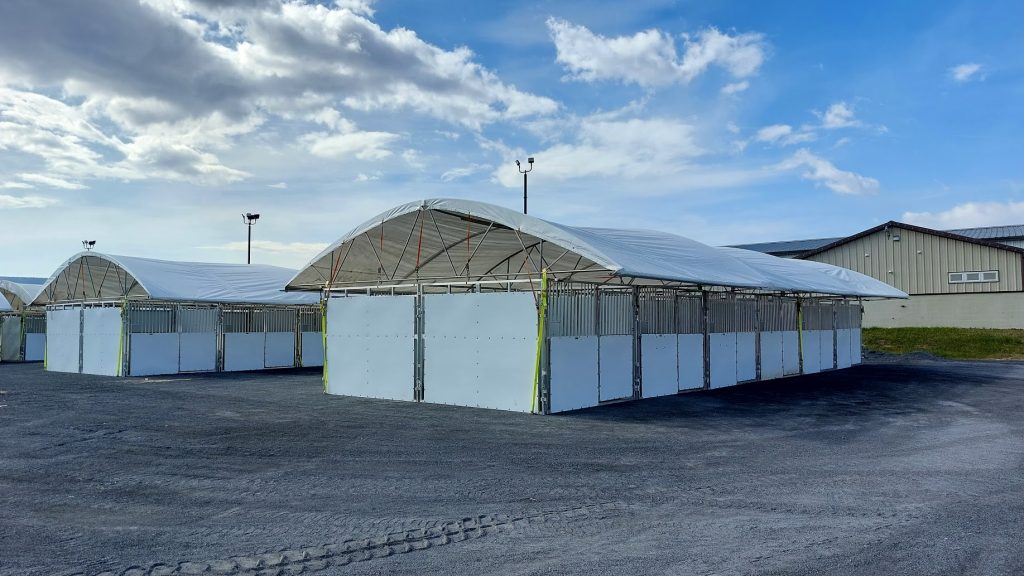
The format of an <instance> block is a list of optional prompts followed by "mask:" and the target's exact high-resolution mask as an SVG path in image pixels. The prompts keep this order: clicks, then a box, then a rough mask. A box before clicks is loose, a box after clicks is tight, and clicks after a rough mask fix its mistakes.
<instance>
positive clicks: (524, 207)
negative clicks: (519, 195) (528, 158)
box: [523, 166, 532, 214]
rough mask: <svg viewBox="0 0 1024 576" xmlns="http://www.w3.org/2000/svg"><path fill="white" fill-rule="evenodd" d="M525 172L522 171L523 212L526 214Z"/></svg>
mask: <svg viewBox="0 0 1024 576" xmlns="http://www.w3.org/2000/svg"><path fill="white" fill-rule="evenodd" d="M531 168H532V166H531ZM527 176H528V174H527V173H525V172H524V173H523V214H526V177H527Z"/></svg>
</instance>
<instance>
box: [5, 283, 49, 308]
mask: <svg viewBox="0 0 1024 576" xmlns="http://www.w3.org/2000/svg"><path fill="white" fill-rule="evenodd" d="M45 282H46V278H0V310H21V309H22V308H24V307H26V306H28V305H29V304H31V303H32V301H33V300H35V299H36V296H38V295H39V291H40V290H42V288H43V283H45Z"/></svg>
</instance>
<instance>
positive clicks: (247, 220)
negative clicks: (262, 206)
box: [242, 212, 260, 264]
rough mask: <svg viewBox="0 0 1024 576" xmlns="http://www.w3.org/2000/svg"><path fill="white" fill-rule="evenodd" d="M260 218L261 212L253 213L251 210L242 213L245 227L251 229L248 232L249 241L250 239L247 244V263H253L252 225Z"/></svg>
mask: <svg viewBox="0 0 1024 576" xmlns="http://www.w3.org/2000/svg"><path fill="white" fill-rule="evenodd" d="M259 219H260V215H259V214H253V213H251V212H246V213H245V214H242V222H243V223H244V224H245V227H246V228H248V230H249V234H248V236H249V241H248V244H247V245H246V251H245V263H246V264H252V226H253V224H255V223H256V221H257V220H259Z"/></svg>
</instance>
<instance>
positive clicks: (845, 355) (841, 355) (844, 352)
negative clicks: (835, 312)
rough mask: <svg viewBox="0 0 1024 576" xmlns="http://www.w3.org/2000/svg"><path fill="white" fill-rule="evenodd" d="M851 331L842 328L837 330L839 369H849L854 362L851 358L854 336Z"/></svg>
mask: <svg viewBox="0 0 1024 576" xmlns="http://www.w3.org/2000/svg"><path fill="white" fill-rule="evenodd" d="M850 332H851V330H850V329H848V328H841V329H839V330H836V358H837V359H838V364H839V365H838V366H837V368H849V367H850V366H851V365H852V364H853V361H852V359H851V357H850V349H851V346H850V339H851V338H852V335H851V334H850Z"/></svg>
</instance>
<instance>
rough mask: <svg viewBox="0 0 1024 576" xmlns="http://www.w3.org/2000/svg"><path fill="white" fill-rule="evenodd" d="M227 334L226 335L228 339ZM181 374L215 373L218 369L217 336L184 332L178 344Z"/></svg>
mask: <svg viewBox="0 0 1024 576" xmlns="http://www.w3.org/2000/svg"><path fill="white" fill-rule="evenodd" d="M227 336H228V335H227V334H225V335H224V337H225V339H227ZM178 346H179V348H178V358H179V360H178V371H179V372H213V371H215V370H216V369H217V334H216V333H214V332H182V333H181V337H180V339H179V344H178Z"/></svg>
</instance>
